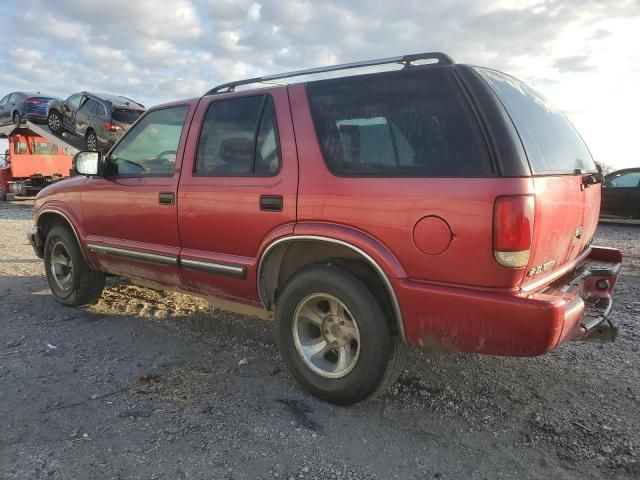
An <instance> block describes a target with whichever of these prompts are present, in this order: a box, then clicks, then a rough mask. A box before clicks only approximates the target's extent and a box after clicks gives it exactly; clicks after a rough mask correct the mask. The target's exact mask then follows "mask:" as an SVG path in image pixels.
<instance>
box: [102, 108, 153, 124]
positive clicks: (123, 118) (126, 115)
mask: <svg viewBox="0 0 640 480" xmlns="http://www.w3.org/2000/svg"><path fill="white" fill-rule="evenodd" d="M143 113H144V112H142V111H140V110H125V109H118V110H114V111H113V112H111V118H112V119H113V121H114V122H122V123H133V122H135V121H136V120H137V119H138V118H140V115H142V114H143ZM105 115H106V112H105Z"/></svg>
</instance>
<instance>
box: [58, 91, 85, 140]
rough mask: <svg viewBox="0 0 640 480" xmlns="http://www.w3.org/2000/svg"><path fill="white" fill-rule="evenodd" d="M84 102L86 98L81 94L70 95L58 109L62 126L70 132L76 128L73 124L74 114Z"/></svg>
mask: <svg viewBox="0 0 640 480" xmlns="http://www.w3.org/2000/svg"><path fill="white" fill-rule="evenodd" d="M86 101H87V97H86V96H84V95H83V94H82V93H76V94H75V95H71V96H70V97H69V98H67V100H66V101H65V102H64V103H63V104H62V106H61V107H60V109H61V110H62V125H63V126H64V128H66V129H67V130H69V131H70V132H73V131H75V129H76V127H75V123H74V122H75V118H76V112H77V111H78V109H79V108H80V106H81V105H82V104H83V103H84V102H86Z"/></svg>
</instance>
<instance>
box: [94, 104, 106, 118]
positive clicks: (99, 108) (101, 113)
mask: <svg viewBox="0 0 640 480" xmlns="http://www.w3.org/2000/svg"><path fill="white" fill-rule="evenodd" d="M95 114H96V115H98V116H99V117H100V118H106V117H107V110H106V109H105V108H104V105H103V104H101V103H98V104H97V105H96V109H95Z"/></svg>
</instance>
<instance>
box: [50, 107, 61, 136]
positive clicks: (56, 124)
mask: <svg viewBox="0 0 640 480" xmlns="http://www.w3.org/2000/svg"><path fill="white" fill-rule="evenodd" d="M47 125H48V126H49V130H51V131H52V132H53V133H62V131H63V128H62V117H61V116H60V114H59V113H58V112H57V111H55V110H52V111H51V112H49V115H48V116H47Z"/></svg>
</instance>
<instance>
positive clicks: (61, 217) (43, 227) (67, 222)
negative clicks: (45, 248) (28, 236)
mask: <svg viewBox="0 0 640 480" xmlns="http://www.w3.org/2000/svg"><path fill="white" fill-rule="evenodd" d="M36 225H37V226H38V233H39V235H41V237H42V243H43V245H44V242H45V241H46V239H47V235H48V233H49V231H51V229H52V228H53V227H54V226H55V225H64V226H66V227H68V228H69V229H70V230H71V231H72V232H73V235H74V237H75V238H76V242H78V246H79V247H80V251H81V252H82V256H83V257H84V260H85V261H86V262H87V263H88V264H89V265H91V262H90V261H89V259H88V258H87V255H86V253H85V251H84V245H83V244H82V242H81V241H80V235H79V234H78V229H77V228H76V226H75V225H74V223H73V222H72V221H71V219H70V218H69V217H68V216H67V215H66V214H65V213H63V212H61V211H59V210H54V209H50V208H45V209H43V210H41V211H40V212H39V213H38V218H37V220H36Z"/></svg>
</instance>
